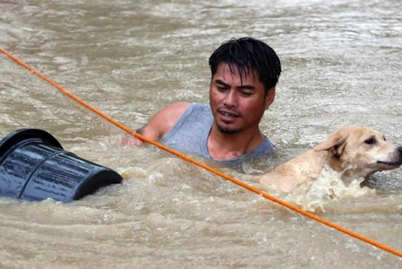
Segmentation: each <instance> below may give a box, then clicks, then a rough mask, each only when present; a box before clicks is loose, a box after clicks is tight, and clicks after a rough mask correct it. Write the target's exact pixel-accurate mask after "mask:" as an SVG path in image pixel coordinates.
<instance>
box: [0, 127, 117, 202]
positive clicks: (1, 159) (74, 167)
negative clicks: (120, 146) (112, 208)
mask: <svg viewBox="0 0 402 269" xmlns="http://www.w3.org/2000/svg"><path fill="white" fill-rule="evenodd" d="M122 179H123V178H122V177H121V176H120V175H119V174H118V173H117V172H115V171H114V170H112V169H110V168H107V167H104V166H101V165H98V164H96V163H93V162H90V161H88V160H85V159H82V158H80V157H78V156H77V155H75V154H74V153H71V152H68V151H65V150H63V147H62V146H61V144H60V143H59V142H58V141H57V139H56V138H54V137H53V136H52V135H51V134H49V133H48V132H46V131H44V130H41V129H28V128H27V129H19V130H16V131H14V132H12V133H10V134H9V135H7V136H6V137H4V138H3V139H2V140H1V141H0V195H1V196H7V197H12V198H18V199H24V200H28V201H41V200H44V199H47V198H52V199H54V200H56V201H62V202H70V201H72V200H78V199H81V198H82V197H84V196H85V195H88V194H92V193H94V192H95V191H97V190H98V189H99V188H101V187H104V186H107V185H110V184H115V183H120V182H121V181H122Z"/></svg>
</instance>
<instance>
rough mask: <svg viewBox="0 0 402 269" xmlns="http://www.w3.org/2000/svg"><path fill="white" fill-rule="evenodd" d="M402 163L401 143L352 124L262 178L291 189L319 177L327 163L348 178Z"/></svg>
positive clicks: (387, 168)
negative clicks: (390, 141)
mask: <svg viewBox="0 0 402 269" xmlns="http://www.w3.org/2000/svg"><path fill="white" fill-rule="evenodd" d="M401 164H402V147H394V146H393V145H392V144H390V143H388V142H386V140H385V137H384V135H383V134H382V133H380V132H378V131H376V130H373V129H370V128H366V127H360V126H350V127H343V128H340V129H338V130H337V131H335V132H334V133H333V134H332V135H331V136H330V137H329V138H328V140H327V141H325V142H323V143H321V144H319V145H317V146H316V147H315V148H313V149H311V150H309V151H307V152H305V153H304V154H302V155H300V156H298V157H296V158H294V159H291V160H290V161H288V162H286V163H283V164H281V165H279V166H278V167H276V168H275V169H274V170H273V171H271V172H268V173H267V174H265V175H262V176H260V177H259V180H260V182H261V183H262V184H264V185H268V186H270V187H274V188H279V189H281V190H282V191H284V192H289V191H290V190H292V188H293V187H295V186H297V185H300V184H302V183H305V182H307V181H312V180H316V179H317V177H318V176H319V174H320V172H321V170H322V169H323V168H324V167H325V166H328V167H329V168H330V169H332V170H334V171H337V172H341V173H342V180H343V181H345V182H348V181H350V180H351V179H357V178H361V177H363V178H367V177H368V176H370V175H372V174H374V173H375V172H378V171H384V170H391V169H395V168H398V167H399V166H400V165H401Z"/></svg>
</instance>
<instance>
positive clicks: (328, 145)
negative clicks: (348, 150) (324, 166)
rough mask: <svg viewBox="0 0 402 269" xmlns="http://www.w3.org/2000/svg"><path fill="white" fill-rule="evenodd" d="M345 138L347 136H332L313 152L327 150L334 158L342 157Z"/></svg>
mask: <svg viewBox="0 0 402 269" xmlns="http://www.w3.org/2000/svg"><path fill="white" fill-rule="evenodd" d="M347 138H348V135H342V134H335V135H332V136H331V137H330V138H329V139H328V140H327V141H325V142H323V143H321V144H319V145H318V146H316V147H315V148H314V150H315V151H324V150H328V151H329V152H331V153H332V154H333V155H334V156H336V157H339V156H341V155H342V152H343V150H344V149H345V146H346V140H347Z"/></svg>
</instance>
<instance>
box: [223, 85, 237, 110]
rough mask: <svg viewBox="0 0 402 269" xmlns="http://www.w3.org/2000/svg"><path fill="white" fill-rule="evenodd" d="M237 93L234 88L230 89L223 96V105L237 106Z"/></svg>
mask: <svg viewBox="0 0 402 269" xmlns="http://www.w3.org/2000/svg"><path fill="white" fill-rule="evenodd" d="M237 98H238V97H237V93H236V91H235V90H233V89H230V90H229V91H228V93H227V94H226V97H225V105H226V106H229V107H235V106H237V101H238V100H237Z"/></svg>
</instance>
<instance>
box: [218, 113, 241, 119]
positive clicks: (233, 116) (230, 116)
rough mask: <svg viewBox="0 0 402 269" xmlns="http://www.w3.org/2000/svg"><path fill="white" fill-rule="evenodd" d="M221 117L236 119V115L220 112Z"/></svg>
mask: <svg viewBox="0 0 402 269" xmlns="http://www.w3.org/2000/svg"><path fill="white" fill-rule="evenodd" d="M220 113H221V115H222V116H225V117H229V118H236V117H238V115H236V114H233V113H229V112H220Z"/></svg>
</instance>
